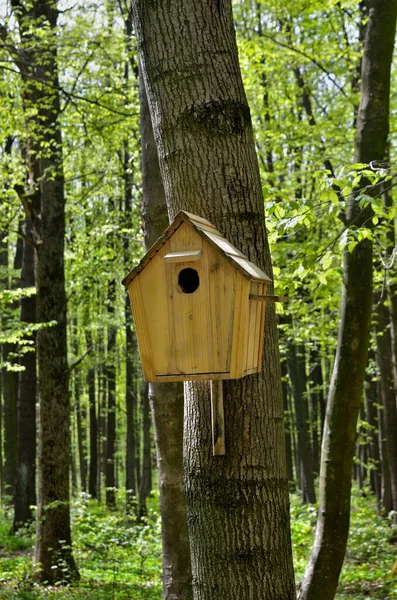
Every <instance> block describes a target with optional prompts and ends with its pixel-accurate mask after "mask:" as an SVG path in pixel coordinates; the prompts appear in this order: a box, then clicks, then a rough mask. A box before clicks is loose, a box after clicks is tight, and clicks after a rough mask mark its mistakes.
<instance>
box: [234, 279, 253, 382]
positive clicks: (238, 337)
mask: <svg viewBox="0 0 397 600" xmlns="http://www.w3.org/2000/svg"><path fill="white" fill-rule="evenodd" d="M249 289H250V282H249V281H247V279H245V277H244V276H243V275H242V274H241V273H237V279H236V294H235V308H234V322H233V336H232V347H231V360H230V377H231V378H232V379H240V377H243V375H244V370H245V364H244V359H245V355H246V343H247V334H248V318H249V310H248V308H249V307H248V304H249V299H248V295H249Z"/></svg>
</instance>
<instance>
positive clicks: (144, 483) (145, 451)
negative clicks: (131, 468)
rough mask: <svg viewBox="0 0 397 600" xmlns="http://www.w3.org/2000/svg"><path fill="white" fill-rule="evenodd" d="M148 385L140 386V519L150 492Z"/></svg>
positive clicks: (144, 514)
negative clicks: (141, 443)
mask: <svg viewBox="0 0 397 600" xmlns="http://www.w3.org/2000/svg"><path fill="white" fill-rule="evenodd" d="M148 392H149V389H148V384H147V383H142V386H141V394H140V395H141V407H142V442H143V445H142V475H141V479H140V482H139V490H138V516H139V518H140V519H141V518H142V517H144V516H146V515H147V506H146V500H147V497H148V496H149V494H150V491H151V468H152V464H151V448H150V446H151V444H150V406H149V396H148Z"/></svg>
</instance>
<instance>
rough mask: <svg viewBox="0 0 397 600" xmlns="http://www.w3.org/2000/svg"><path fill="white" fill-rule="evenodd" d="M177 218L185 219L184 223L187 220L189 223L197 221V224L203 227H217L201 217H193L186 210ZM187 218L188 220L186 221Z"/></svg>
mask: <svg viewBox="0 0 397 600" xmlns="http://www.w3.org/2000/svg"><path fill="white" fill-rule="evenodd" d="M177 217H181V218H182V219H184V221H186V220H187V219H188V220H189V221H192V222H194V221H196V222H197V223H201V224H202V225H206V226H207V227H212V228H213V229H216V227H215V225H213V224H212V223H210V222H209V221H207V219H204V217H199V216H197V215H193V214H192V213H189V212H187V211H186V210H181V211H180V212H179V213H178V214H177ZM186 217H187V219H186Z"/></svg>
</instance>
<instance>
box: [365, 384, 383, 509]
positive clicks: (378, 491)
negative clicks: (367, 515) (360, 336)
mask: <svg viewBox="0 0 397 600" xmlns="http://www.w3.org/2000/svg"><path fill="white" fill-rule="evenodd" d="M365 400H366V405H367V418H368V424H369V426H370V431H369V459H370V464H371V467H372V468H371V471H370V485H371V488H372V489H373V491H374V492H375V496H376V499H377V505H378V510H380V506H381V500H382V488H381V485H382V478H381V466H380V454H379V423H378V416H377V410H376V402H377V397H376V382H375V381H373V380H372V379H371V381H370V382H369V383H367V386H366V390H365Z"/></svg>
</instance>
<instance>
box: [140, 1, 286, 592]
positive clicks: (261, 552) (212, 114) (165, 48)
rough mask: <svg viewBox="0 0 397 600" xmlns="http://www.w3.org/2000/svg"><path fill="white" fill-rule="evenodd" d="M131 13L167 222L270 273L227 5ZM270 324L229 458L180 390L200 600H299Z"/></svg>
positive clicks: (231, 412)
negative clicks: (218, 239)
mask: <svg viewBox="0 0 397 600" xmlns="http://www.w3.org/2000/svg"><path fill="white" fill-rule="evenodd" d="M133 10H134V11H135V12H134V21H135V29H136V32H137V40H138V46H139V51H140V57H141V59H142V66H143V69H142V70H143V74H144V78H145V86H146V91H147V93H148V99H149V106H150V109H151V115H152V123H153V127H154V137H155V140H156V144H157V150H158V155H159V162H160V167H161V170H162V176H163V182H164V188H165V193H166V198H167V204H168V206H169V212H170V215H171V216H172V217H173V216H174V215H175V214H176V212H177V211H178V210H179V209H181V208H183V209H185V210H188V211H190V212H192V213H195V214H199V215H201V216H203V217H205V218H207V219H208V220H210V221H211V222H212V223H214V224H215V226H216V227H217V228H218V229H219V230H220V231H221V233H222V234H223V235H225V236H226V237H227V238H228V239H229V240H230V241H231V242H232V243H233V244H235V245H236V246H237V247H238V248H239V249H240V250H241V251H242V252H244V253H245V254H247V255H248V256H249V258H250V260H252V261H253V262H254V263H256V264H258V265H259V266H260V267H261V268H264V270H265V271H266V272H267V273H268V274H269V275H271V272H272V270H271V261H270V254H269V250H268V245H267V240H266V234H265V229H264V223H263V199H262V194H261V183H260V178H259V170H258V164H257V159H256V155H255V146H254V141H253V135H252V127H251V119H250V113H249V109H248V106H247V101H246V97H245V93H244V89H243V85H242V80H241V74H240V70H239V65H238V55H237V47H236V40H235V32H234V28H233V18H232V9H231V3H230V2H221V3H206V2H203V1H201V0H195V1H194V2H193V0H187V1H186V2H183V3H180V2H178V1H176V0H171V2H169V3H167V4H166V5H157V4H153V3H148V2H145V1H144V0H137V1H136V2H135V3H134V4H133ZM159 56H161V60H158V57H159ZM266 319H267V321H266V334H265V340H266V343H265V350H264V363H263V364H264V368H265V372H264V373H259V374H256V375H251V376H248V377H245V378H243V379H241V380H237V381H227V382H224V406H225V421H226V440H227V448H226V456H224V457H214V456H212V453H211V426H210V423H211V418H210V397H209V385H208V383H205V382H202V383H194V384H193V383H185V409H186V413H185V418H184V424H185V429H184V470H185V480H186V483H185V486H186V487H185V490H186V498H187V507H188V526H189V534H190V543H191V553H192V572H193V590H194V598H195V599H196V600H210V599H211V600H231V599H232V598H244V600H258V598H269V599H270V598H271V599H272V600H292V599H293V598H295V586H294V577H293V567H292V556H291V542H290V532H289V517H288V480H287V476H286V469H285V451H284V425H283V406H282V397H281V376H280V364H279V357H278V348H277V329H276V319H275V313H274V310H273V307H269V309H268V308H266Z"/></svg>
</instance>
